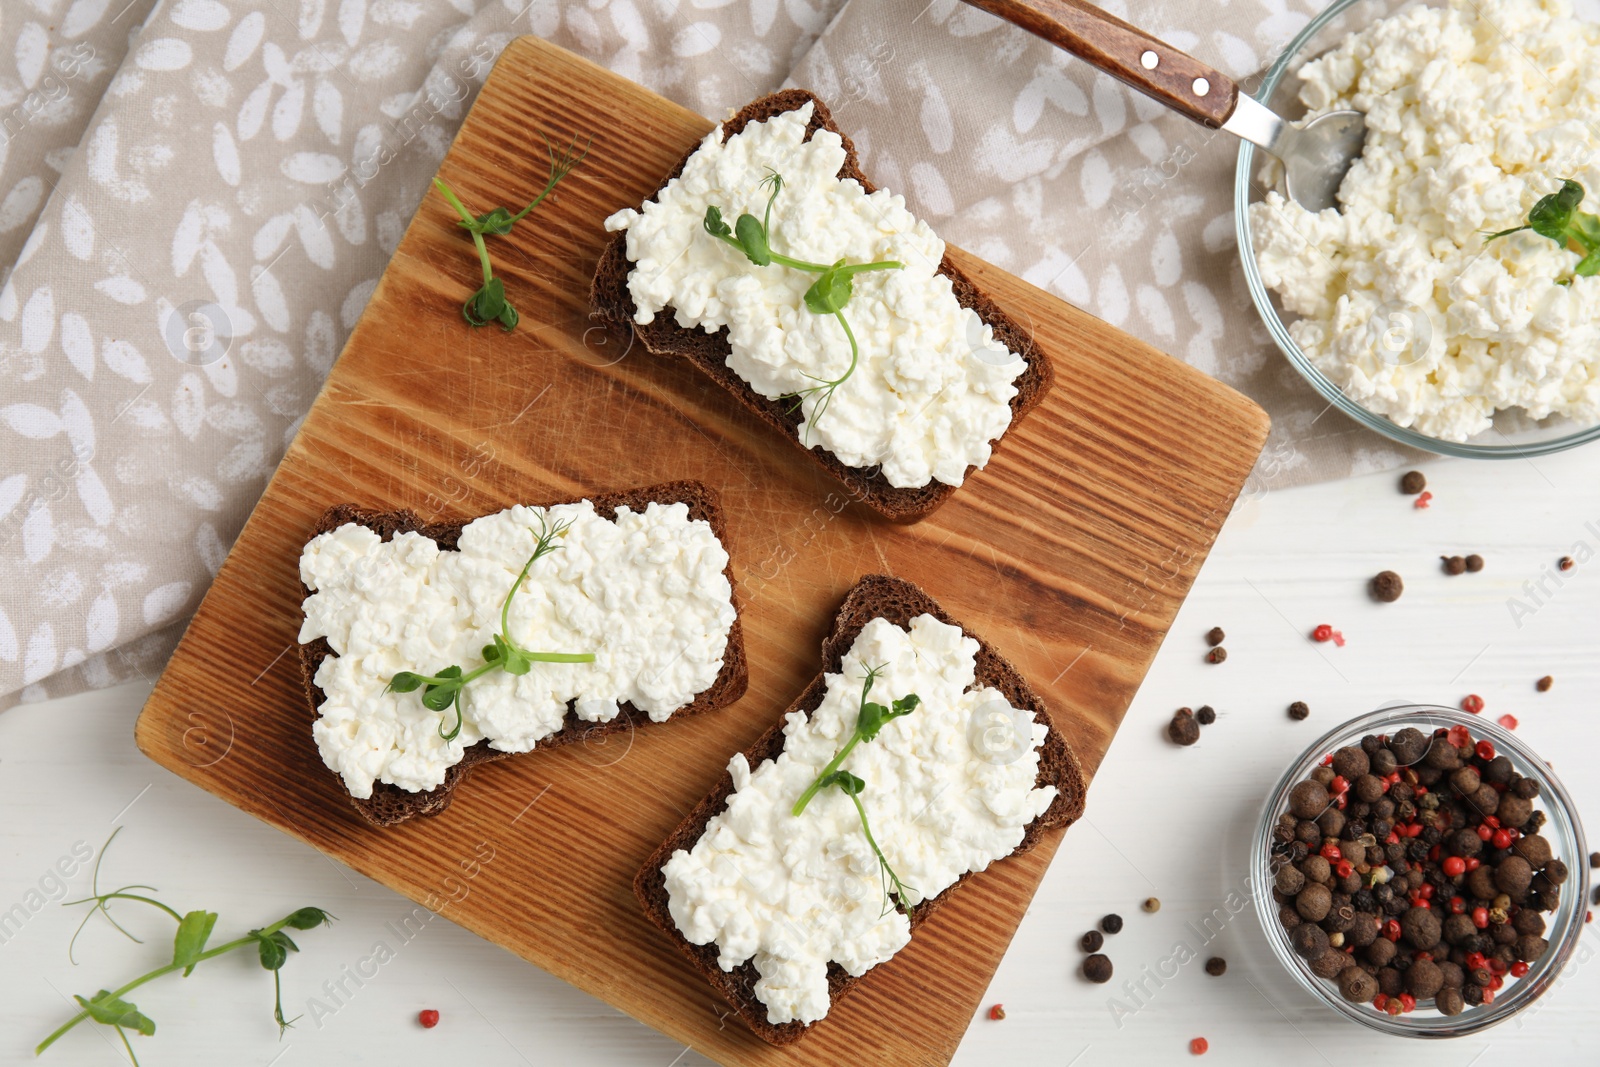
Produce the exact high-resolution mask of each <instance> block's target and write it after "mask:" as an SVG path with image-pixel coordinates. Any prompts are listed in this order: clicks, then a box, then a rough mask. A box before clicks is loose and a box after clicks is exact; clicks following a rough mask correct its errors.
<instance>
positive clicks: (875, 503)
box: [589, 89, 1054, 522]
mask: <svg viewBox="0 0 1600 1067" xmlns="http://www.w3.org/2000/svg"><path fill="white" fill-rule="evenodd" d="M808 102H809V103H812V104H815V105H816V108H815V110H814V111H813V113H812V115H811V123H810V125H809V126H807V128H806V140H808V141H809V140H810V139H811V135H812V134H814V133H816V132H817V131H818V130H831V131H832V132H834V133H836V134H838V135H839V137H840V139H841V140H843V142H844V152H845V158H844V166H843V167H841V168H839V177H840V178H841V179H844V178H854V179H855V180H856V181H857V182H859V183H861V187H862V188H863V189H865V190H866V191H867V192H869V193H870V192H872V191H873V190H875V189H876V188H877V186H875V185H873V183H872V182H871V181H870V180H869V179H868V178H867V176H866V175H865V174H863V173H861V167H860V164H859V162H858V160H857V158H856V148H855V145H854V144H853V143H851V141H850V138H849V136H847V135H846V134H845V132H844V131H843V130H841V129H839V127H838V126H836V125H834V122H833V116H832V115H831V114H829V112H828V108H827V106H826V105H825V104H823V102H822V101H821V100H819V99H817V97H816V96H814V95H813V94H811V93H809V92H807V91H806V90H804V89H784V90H781V91H779V92H776V93H772V94H770V95H768V96H763V97H761V98H760V99H759V100H756V101H753V102H752V103H749V104H747V105H745V107H744V109H743V110H741V111H740V112H738V113H737V114H736V115H734V116H733V117H732V118H731V119H728V120H727V121H726V122H724V123H723V124H722V136H723V140H727V139H728V138H729V137H732V136H733V135H734V134H736V133H738V132H740V131H741V130H743V129H744V128H745V126H746V125H748V124H749V123H752V122H761V121H764V120H766V119H770V118H772V117H773V116H775V115H780V114H782V113H784V112H786V111H794V110H796V109H797V108H800V107H802V106H804V105H805V104H806V103H808ZM693 154H694V153H693V152H692V151H691V152H690V153H689V155H693ZM689 155H685V156H684V157H683V159H682V160H681V161H679V163H678V165H677V167H676V168H674V169H673V171H672V173H671V174H669V175H667V176H666V177H665V178H663V179H662V181H661V186H660V187H659V188H665V187H666V185H667V183H668V182H670V181H672V179H674V178H676V177H677V176H678V175H679V174H681V173H683V167H684V164H685V163H687V162H688V160H689ZM627 237H628V235H627V232H626V231H624V232H621V233H618V234H617V235H616V236H615V237H613V238H612V240H611V243H610V244H608V245H607V246H606V248H605V251H604V252H602V253H601V255H600V262H599V263H598V265H596V267H595V272H594V284H593V286H592V287H591V288H590V291H589V309H590V311H591V312H592V313H593V315H594V316H596V317H598V318H599V319H600V320H601V321H602V322H603V323H605V324H606V325H608V326H614V327H618V328H629V329H632V330H633V331H634V334H635V335H636V336H637V337H638V339H639V341H640V343H642V344H643V345H644V347H645V349H646V350H647V351H649V352H650V353H651V354H652V355H657V356H677V357H681V358H683V359H687V360H688V361H689V362H690V363H692V364H694V365H695V366H696V367H698V368H699V369H700V370H702V371H704V372H705V373H706V374H708V375H710V376H711V377H712V378H713V379H715V380H716V382H717V383H718V384H719V385H721V386H722V387H723V388H724V389H726V390H728V392H730V393H732V394H733V395H734V397H735V398H736V399H737V400H738V401H739V402H740V403H741V404H743V405H744V406H745V407H747V408H749V409H750V410H751V411H753V412H755V413H756V414H757V415H759V416H760V417H761V418H762V419H763V420H765V421H766V422H767V423H769V424H771V425H772V426H773V427H775V428H776V429H777V430H778V431H779V432H780V433H782V434H783V435H784V436H785V437H787V438H788V439H789V440H790V441H792V442H794V445H795V447H796V448H799V449H801V450H802V451H804V452H805V453H806V454H807V455H809V456H810V457H811V458H812V459H813V460H815V461H816V462H817V463H818V464H819V465H820V466H821V467H822V468H823V469H824V470H826V471H827V472H828V473H829V474H831V475H833V476H834V477H835V478H837V479H839V480H840V481H841V482H843V483H844V486H845V488H846V489H847V490H848V491H849V493H850V495H851V496H852V497H853V498H855V499H856V500H859V501H861V502H862V503H863V504H866V505H867V506H868V507H870V508H872V509H873V510H874V511H876V512H878V513H879V514H880V515H882V516H883V517H884V518H886V519H889V520H890V521H892V522H917V521H919V520H921V519H925V518H927V517H928V516H929V515H931V514H933V512H934V510H935V509H937V508H938V507H939V506H940V505H941V504H943V503H944V502H945V501H946V500H949V499H950V497H951V495H952V494H953V493H955V491H956V489H957V488H958V487H957V486H953V485H945V484H944V483H943V482H940V481H937V480H935V481H930V482H929V483H928V484H927V485H924V486H920V487H916V488H909V489H896V488H895V487H894V486H892V485H890V484H889V481H888V479H887V478H885V477H884V476H883V474H882V473H881V472H880V471H878V470H877V469H876V468H861V467H848V466H846V465H845V464H843V463H841V462H840V461H839V460H838V459H837V458H836V457H835V456H834V455H833V453H831V452H828V451H826V450H825V449H823V447H822V446H821V445H813V446H811V447H810V448H807V447H806V445H805V444H804V443H803V442H802V441H801V440H800V431H799V426H800V418H801V416H800V412H799V411H798V410H794V404H793V403H792V402H791V401H783V400H768V399H767V398H766V397H764V396H762V395H761V394H760V393H757V392H756V391H755V390H753V389H751V388H750V387H749V386H748V385H746V384H745V382H744V379H742V378H740V377H739V376H738V375H737V374H735V373H734V372H733V371H732V370H730V369H729V368H728V352H729V348H728V337H727V331H726V330H718V331H717V332H716V333H706V332H705V331H704V330H701V329H684V328H683V327H681V326H679V325H678V324H677V322H676V320H675V319H674V318H673V311H672V308H670V307H668V308H664V309H663V310H662V311H661V313H660V314H658V315H657V316H656V317H655V321H654V322H652V323H650V325H648V326H640V325H638V324H637V323H635V322H634V321H633V316H634V314H635V313H636V311H637V310H638V309H637V307H636V306H635V305H634V302H633V297H632V295H630V294H629V292H628V272H629V271H630V270H631V269H632V265H631V264H630V263H629V262H628V254H627ZM708 240H709V238H708ZM939 273H940V274H943V275H944V276H945V277H947V278H949V279H950V286H951V288H952V289H953V290H954V292H955V296H956V300H957V301H959V302H960V304H961V306H962V307H967V308H971V309H972V310H973V311H974V312H976V313H977V315H978V317H979V318H980V319H982V320H983V321H984V322H986V323H988V325H989V326H990V327H991V328H993V330H994V335H995V338H996V339H997V340H998V341H999V342H1000V343H1001V344H1003V345H1005V346H1006V348H1008V349H1010V350H1011V351H1012V352H1016V353H1019V354H1020V355H1021V356H1022V357H1023V358H1024V359H1026V360H1027V361H1028V369H1027V370H1026V371H1024V372H1023V374H1022V376H1021V377H1020V378H1018V379H1017V381H1016V386H1017V395H1016V396H1014V397H1012V398H1011V426H1012V427H1013V428H1014V427H1015V426H1016V424H1017V423H1018V422H1020V421H1021V420H1022V418H1023V416H1025V415H1027V414H1028V412H1030V411H1032V410H1033V409H1034V407H1036V406H1037V405H1038V403H1039V401H1041V400H1043V399H1044V395H1045V393H1046V392H1048V391H1049V389H1050V384H1051V381H1052V380H1053V378H1054V372H1053V371H1052V369H1051V366H1050V360H1049V358H1048V357H1047V356H1046V355H1045V354H1044V353H1042V352H1040V351H1039V350H1038V349H1037V348H1036V347H1035V346H1034V343H1033V337H1032V334H1031V333H1030V332H1029V331H1028V330H1027V329H1026V328H1024V327H1023V326H1022V324H1020V323H1018V322H1017V321H1016V320H1015V319H1013V318H1011V317H1010V316H1009V315H1007V314H1006V313H1005V312H1004V311H1002V310H1000V308H999V307H998V306H996V305H995V304H994V302H993V301H991V300H990V299H989V298H988V297H987V296H985V295H984V294H983V292H982V291H981V290H979V289H978V287H977V286H976V285H974V284H973V283H972V280H971V279H969V278H968V277H967V276H966V275H965V274H963V273H962V272H961V270H960V269H959V268H957V267H956V265H955V264H954V263H952V262H951V261H950V257H949V255H948V254H947V255H946V256H945V257H944V259H943V261H941V262H940V264H939ZM1003 441H1004V438H1003V437H1002V438H1001V439H1000V441H997V442H995V448H996V449H998V448H999V446H1000V444H1001V443H1002V442H1003ZM976 469H977V468H975V467H970V466H969V467H968V468H967V477H971V476H972V472H973V471H974V470H976Z"/></svg>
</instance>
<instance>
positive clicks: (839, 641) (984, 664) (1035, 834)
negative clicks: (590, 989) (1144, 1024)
mask: <svg viewBox="0 0 1600 1067" xmlns="http://www.w3.org/2000/svg"><path fill="white" fill-rule="evenodd" d="M923 614H927V615H932V616H933V617H934V618H936V619H938V620H939V621H940V622H943V623H946V624H948V625H951V626H957V627H960V628H961V632H962V633H963V634H965V635H966V636H968V637H970V638H972V639H973V640H975V641H977V642H978V655H977V672H976V677H975V684H977V685H980V686H991V687H993V688H995V689H998V690H999V691H1000V692H1001V693H1003V694H1005V697H1006V700H1007V701H1009V702H1010V704H1011V706H1012V707H1014V708H1018V709H1020V710H1026V711H1031V712H1032V713H1033V714H1034V715H1035V716H1036V717H1037V718H1039V719H1040V720H1042V721H1044V722H1046V723H1048V724H1049V727H1050V732H1049V734H1048V735H1046V737H1045V740H1044V743H1043V744H1041V745H1040V746H1039V773H1038V777H1036V778H1035V779H1034V786H1035V788H1038V787H1041V786H1047V785H1053V786H1055V787H1056V797H1055V800H1053V801H1052V802H1051V803H1050V806H1049V807H1048V808H1046V809H1045V812H1044V814H1043V815H1041V816H1039V817H1038V818H1037V819H1035V820H1034V821H1033V822H1031V823H1029V824H1028V827H1027V830H1026V831H1025V833H1024V835H1023V838H1022V843H1021V844H1020V845H1018V846H1017V847H1016V848H1015V849H1014V850H1013V851H1012V852H1011V855H1012V856H1016V855H1020V854H1021V853H1024V852H1027V851H1028V850H1029V849H1031V848H1033V847H1034V845H1036V844H1038V843H1039V839H1040V838H1041V837H1042V836H1043V835H1044V833H1045V831H1047V830H1052V829H1055V828H1056V827H1065V826H1070V825H1071V824H1072V823H1073V822H1075V821H1076V820H1077V819H1078V817H1079V816H1080V815H1082V814H1083V806H1084V798H1085V794H1086V792H1087V790H1088V784H1087V782H1085V780H1084V777H1083V770H1082V769H1081V768H1080V767H1079V766H1078V759H1077V757H1076V756H1075V755H1073V752H1072V748H1071V746H1069V745H1068V744H1067V741H1066V738H1065V737H1063V736H1062V734H1061V730H1060V727H1059V726H1058V725H1057V724H1056V722H1055V720H1054V718H1053V717H1052V716H1051V713H1050V710H1049V709H1048V708H1047V707H1046V706H1045V704H1044V702H1043V701H1042V700H1040V699H1039V697H1038V695H1037V694H1035V693H1034V691H1033V689H1032V688H1031V687H1029V685H1028V683H1027V682H1026V681H1025V680H1024V679H1023V677H1022V675H1020V674H1019V673H1017V669H1016V668H1015V667H1013V666H1012V665H1011V664H1010V663H1007V662H1006V660H1005V659H1004V658H1002V657H1001V655H1000V653H998V652H996V651H995V650H994V649H993V648H992V647H991V646H990V645H989V644H988V643H987V642H985V641H984V640H983V638H981V637H979V636H978V635H977V634H974V633H973V632H972V631H970V630H968V629H967V628H966V627H965V626H962V625H961V624H960V623H959V622H956V620H954V619H952V618H951V617H950V616H949V615H948V614H947V613H946V612H945V610H944V609H943V608H941V607H940V606H939V604H938V603H937V602H936V601H935V600H934V599H933V597H931V596H929V595H928V594H927V593H925V592H924V591H923V590H922V589H920V588H918V587H917V586H915V585H913V584H912V583H910V582H907V581H904V580H902V579H899V578H891V577H889V576H887V575H882V574H870V575H867V576H866V577H864V578H862V579H861V580H860V581H858V582H857V583H856V584H855V585H854V586H853V587H852V588H851V590H850V592H849V593H848V594H846V596H845V599H844V604H843V605H842V606H841V607H840V608H839V613H838V614H837V615H836V616H835V617H834V623H833V630H832V631H831V632H830V633H829V634H828V636H827V637H826V638H824V639H823V642H822V673H819V674H818V675H817V676H816V678H814V679H813V680H812V682H811V684H810V685H809V686H807V687H806V690H805V692H803V693H801V694H800V696H799V698H798V699H796V700H795V702H794V703H793V704H791V705H789V707H788V708H786V709H784V712H783V714H782V715H779V716H778V721H777V722H776V723H774V724H773V725H772V727H771V728H770V729H768V730H767V732H766V733H764V734H762V735H761V736H760V737H759V738H757V739H756V741H755V743H754V744H752V745H751V746H750V747H749V748H747V749H746V750H745V753H744V755H745V758H746V759H747V760H749V761H750V766H751V767H758V766H760V765H761V763H762V761H764V760H769V759H776V758H777V757H778V754H779V753H780V752H782V751H783V745H784V733H783V726H784V720H785V719H786V718H787V717H788V715H789V713H790V712H794V711H800V712H804V713H805V714H806V715H808V716H809V715H810V714H811V713H812V712H813V711H815V710H816V709H817V708H818V707H819V706H820V705H821V704H822V700H823V697H824V696H826V694H827V688H828V687H827V679H826V677H825V675H826V674H827V673H828V672H833V673H838V672H839V671H840V670H842V669H843V664H844V657H845V654H846V653H848V652H849V651H850V647H851V645H853V644H854V643H855V640H856V638H857V637H858V636H860V634H861V631H862V629H863V628H864V627H865V626H866V625H867V623H869V622H871V621H872V620H873V619H877V618H883V619H887V620H888V621H889V622H891V623H894V624H895V625H896V626H900V627H905V626H909V625H910V623H911V620H912V619H913V618H915V617H916V616H918V615H923ZM732 794H733V778H732V776H731V775H729V774H728V773H727V772H726V771H724V772H723V774H722V778H721V780H720V781H719V782H718V783H717V786H716V788H715V789H713V790H712V791H711V794H710V795H709V796H707V797H706V798H705V799H704V800H702V801H701V802H700V803H699V804H697V805H695V807H694V809H693V810H692V811H690V812H689V814H688V815H687V816H686V817H685V818H684V820H683V822H681V823H679V824H678V828H677V829H676V830H674V831H673V832H672V834H671V835H670V836H669V837H668V838H667V839H666V840H665V841H663V842H662V843H661V846H660V847H659V848H657V849H656V850H655V851H654V852H652V853H651V854H650V858H649V859H647V860H645V863H644V866H643V867H642V868H640V870H639V873H638V875H637V876H636V877H635V878H634V880H633V891H634V894H635V895H636V896H637V897H638V898H639V903H640V904H642V905H643V906H644V912H645V916H646V917H647V918H648V919H649V920H650V922H651V923H653V924H654V925H655V926H657V927H659V928H660V929H661V930H662V932H664V933H665V934H666V935H667V936H668V937H669V938H671V939H672V943H673V944H674V945H676V946H677V947H678V950H679V951H680V952H682V953H683V954H684V955H686V956H687V957H688V958H689V961H690V962H691V963H692V964H693V965H694V967H695V969H696V970H698V971H699V972H700V973H701V974H703V975H704V976H705V978H706V980H707V981H708V982H710V983H711V985H712V987H713V988H714V989H716V991H717V992H718V993H720V994H721V995H722V997H723V999H725V1000H726V1001H727V1002H728V1003H729V1004H730V1005H732V1007H733V1009H734V1011H735V1012H737V1013H738V1015H739V1017H740V1018H741V1019H743V1020H744V1021H745V1023H746V1024H747V1025H748V1026H749V1027H750V1029H752V1030H754V1031H755V1033H756V1035H757V1036H758V1037H760V1038H761V1039H762V1040H763V1041H766V1042H767V1043H768V1044H772V1045H788V1044H792V1043H793V1042H795V1041H798V1040H800V1038H801V1037H803V1036H804V1035H805V1033H806V1031H807V1029H808V1025H807V1024H806V1023H801V1022H790V1023H781V1024H774V1023H770V1022H768V1021H767V1008H766V1005H765V1004H763V1003H762V1002H761V1001H760V1000H758V999H757V998H756V995H755V992H754V989H755V982H756V979H757V977H758V975H757V972H756V966H755V962H754V960H746V961H745V962H744V964H743V965H741V966H739V967H737V968H735V969H734V970H732V971H724V970H723V969H722V968H721V967H720V966H719V965H718V963H717V956H718V954H719V951H720V950H719V948H718V946H717V944H716V942H712V943H710V944H706V945H695V944H692V943H690V941H689V940H688V939H687V938H685V937H684V936H683V934H682V933H680V932H679V930H678V927H677V924H676V923H674V922H673V920H672V914H671V912H670V911H669V910H668V906H667V901H668V897H667V889H666V878H665V876H664V875H663V874H662V867H663V866H665V864H666V862H667V860H669V859H671V858H672V854H673V853H674V852H675V851H677V850H678V849H680V848H681V849H692V848H693V847H694V845H695V842H697V841H699V840H700V837H701V835H702V834H704V833H705V831H706V825H707V824H708V823H709V822H710V821H711V819H712V818H713V817H714V816H716V815H718V814H720V813H721V812H722V810H723V808H724V807H725V806H726V804H727V801H728V797H729V796H731V795H732ZM978 873H980V874H981V873H982V872H978ZM971 877H972V875H971V874H964V875H962V876H961V877H960V878H958V879H957V880H956V882H955V884H953V885H951V886H950V887H949V888H948V889H946V890H945V891H944V892H942V893H940V894H939V895H938V896H936V897H932V898H930V899H928V900H924V901H923V902H922V903H920V904H918V905H917V906H916V907H914V908H912V909H911V913H910V918H911V932H912V935H913V936H915V934H916V931H917V928H918V927H920V926H921V925H922V924H923V923H925V922H927V921H928V919H929V917H930V916H931V915H932V914H933V913H934V912H935V911H936V910H938V908H939V906H940V905H941V904H943V903H944V902H945V901H946V900H948V899H949V898H950V895H951V894H952V893H954V892H955V891H956V890H957V889H959V888H960V887H961V886H962V885H964V884H965V883H966V882H967V880H968V879H970V878H971ZM871 977H872V971H868V972H867V973H866V974H864V975H862V976H861V977H859V978H858V977H854V976H852V975H849V974H847V973H845V970H844V968H842V967H840V966H839V965H838V964H837V963H831V962H830V963H829V964H828V999H829V1002H830V1004H831V1005H832V1006H835V1007H836V1006H837V1005H838V1003H839V1000H840V998H841V997H843V996H845V995H846V994H847V993H849V992H850V991H851V990H852V989H854V988H855V986H856V983H858V982H861V981H863V980H866V979H868V978H871ZM818 1021H819V1022H826V1021H827V1020H826V1019H822V1020H818ZM810 1025H817V1024H815V1023H813V1024H810Z"/></svg>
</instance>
